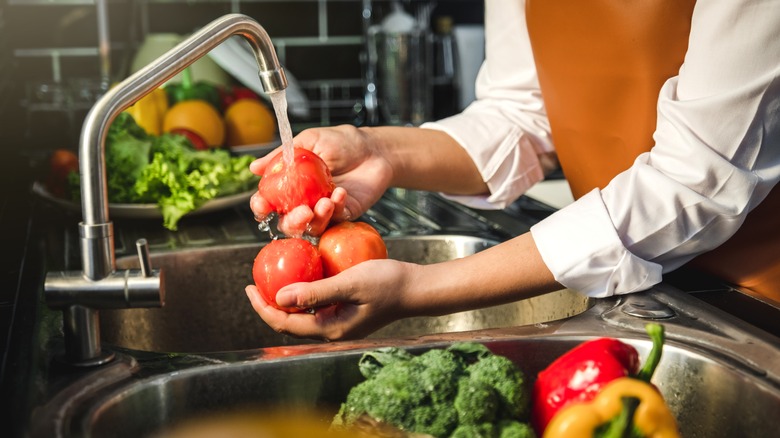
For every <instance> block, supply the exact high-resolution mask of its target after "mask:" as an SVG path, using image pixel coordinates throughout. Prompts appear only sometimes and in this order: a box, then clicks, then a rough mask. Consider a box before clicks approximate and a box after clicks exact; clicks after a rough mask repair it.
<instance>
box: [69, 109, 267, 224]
mask: <svg viewBox="0 0 780 438" xmlns="http://www.w3.org/2000/svg"><path fill="white" fill-rule="evenodd" d="M253 159H254V158H253V157H252V156H249V155H244V156H238V157H234V156H232V155H230V153H229V152H228V151H227V150H223V149H210V150H205V151H198V150H195V149H194V148H193V147H192V145H191V144H190V142H189V140H188V139H187V138H186V137H184V136H182V135H177V134H163V135H160V136H150V135H147V134H146V132H145V131H144V130H143V129H142V128H141V127H139V126H138V124H137V123H136V122H135V120H133V117H132V116H131V115H130V114H128V113H124V112H123V113H121V114H120V115H119V116H117V117H116V119H115V120H114V122H113V123H112V124H111V126H110V127H109V130H108V132H107V134H106V174H107V180H108V200H109V202H111V203H130V204H142V203H152V204H157V205H158V206H159V208H160V211H161V213H162V216H163V226H165V228H168V229H169V230H173V231H175V230H176V229H177V228H178V223H179V221H180V220H181V218H182V217H183V216H184V215H186V214H187V213H190V212H192V211H194V210H196V209H197V208H199V207H201V206H202V205H203V204H204V203H205V202H207V201H209V200H211V199H215V198H218V197H221V196H228V195H232V194H237V193H241V192H244V191H247V190H250V189H251V188H253V187H254V186H255V185H256V184H257V181H258V180H259V178H258V177H257V176H256V175H254V174H253V173H252V172H251V171H250V170H249V163H251V162H252V160H253ZM70 183H71V184H70V186H71V187H72V188H73V190H72V192H73V193H72V196H73V199H74V200H77V199H78V198H79V195H80V192H79V190H80V188H79V184H78V183H79V181H78V174H76V176H75V177H73V178H71V181H70Z"/></svg>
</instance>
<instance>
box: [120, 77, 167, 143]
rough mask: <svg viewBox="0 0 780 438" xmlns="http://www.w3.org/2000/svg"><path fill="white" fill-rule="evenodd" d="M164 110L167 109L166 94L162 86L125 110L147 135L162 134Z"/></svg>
mask: <svg viewBox="0 0 780 438" xmlns="http://www.w3.org/2000/svg"><path fill="white" fill-rule="evenodd" d="M166 111H168V96H167V95H166V93H165V90H163V89H162V88H156V89H155V90H154V91H152V92H151V93H149V94H147V95H146V96H144V97H142V98H141V100H139V101H138V102H136V103H134V104H133V106H131V107H130V108H128V109H126V110H125V112H127V113H129V114H130V115H131V116H133V120H135V123H137V124H138V126H140V127H141V128H143V130H144V131H146V133H147V134H149V135H160V134H162V132H163V129H162V126H163V118H164V117H165V112H166Z"/></svg>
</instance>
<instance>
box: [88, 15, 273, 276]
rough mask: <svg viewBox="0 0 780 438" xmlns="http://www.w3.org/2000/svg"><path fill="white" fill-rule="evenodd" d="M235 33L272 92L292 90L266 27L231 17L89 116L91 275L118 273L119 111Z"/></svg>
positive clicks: (113, 92) (114, 91) (112, 93)
mask: <svg viewBox="0 0 780 438" xmlns="http://www.w3.org/2000/svg"><path fill="white" fill-rule="evenodd" d="M233 35H241V36H243V37H244V38H246V39H247V41H248V42H249V44H250V46H251V47H252V49H253V50H254V53H255V58H256V59H257V66H258V74H259V77H260V80H261V81H262V84H263V89H264V90H265V91H266V92H267V93H273V92H276V91H281V90H283V89H285V88H287V78H286V76H285V74H284V71H283V70H282V67H281V66H280V65H279V60H278V59H277V57H276V51H275V50H274V46H273V43H272V42H271V39H270V37H269V36H268V33H266V31H265V29H263V27H262V26H260V24H259V23H258V22H257V21H255V20H254V19H252V18H250V17H248V16H246V15H242V14H229V15H225V16H223V17H221V18H218V19H216V20H214V21H213V22H211V23H210V24H208V25H207V26H205V27H203V28H202V29H200V30H199V31H197V32H196V33H194V34H193V35H191V36H190V37H189V38H187V39H186V40H184V41H182V42H181V43H179V44H178V45H177V46H176V47H174V48H173V49H171V50H170V51H168V52H167V53H165V54H163V55H162V56H160V57H159V58H157V59H156V60H155V61H153V62H152V63H150V64H149V65H147V66H146V67H144V68H143V69H141V70H139V71H138V72H136V73H135V74H133V75H132V76H130V77H128V78H127V79H125V80H124V81H122V82H121V83H119V84H118V85H117V86H115V87H113V88H111V89H110V90H109V91H108V92H107V93H106V94H105V95H104V96H103V97H102V98H101V99H100V100H99V101H98V102H97V103H96V104H95V105H94V106H93V107H92V109H91V110H90V112H89V114H87V117H86V119H85V121H84V125H83V126H82V130H81V140H80V145H79V158H80V163H81V164H80V172H81V202H82V214H83V218H84V221H83V222H82V224H80V227H81V238H82V261H83V262H84V264H83V266H84V270H85V271H84V273H85V274H86V275H87V277H89V278H91V279H93V280H96V279H101V278H105V277H106V276H108V275H109V274H110V273H111V272H112V271H113V270H114V269H115V261H114V251H113V239H112V238H111V236H110V234H111V233H112V231H111V229H110V228H111V226H110V224H109V219H108V195H107V193H108V191H107V190H108V189H107V183H106V174H105V173H106V169H105V139H106V133H107V132H108V127H109V126H110V125H111V122H112V121H113V120H114V119H115V118H116V116H117V115H119V113H120V112H122V111H124V110H125V109H127V108H128V107H129V106H130V105H132V104H133V103H135V102H136V101H138V100H139V99H140V98H142V97H143V96H145V95H146V94H149V93H150V92H151V91H152V90H154V89H155V88H157V87H159V86H161V85H162V84H164V83H165V82H166V81H167V80H169V79H170V78H172V77H174V76H175V75H176V74H178V73H179V72H181V71H182V70H184V69H185V68H186V67H188V66H189V65H191V64H192V63H194V62H195V61H196V60H198V59H199V58H201V57H202V56H204V55H205V54H207V53H208V52H209V51H210V50H211V49H213V48H214V47H216V46H218V45H219V44H220V43H222V42H223V41H225V40H226V39H228V38H229V37H231V36H233Z"/></svg>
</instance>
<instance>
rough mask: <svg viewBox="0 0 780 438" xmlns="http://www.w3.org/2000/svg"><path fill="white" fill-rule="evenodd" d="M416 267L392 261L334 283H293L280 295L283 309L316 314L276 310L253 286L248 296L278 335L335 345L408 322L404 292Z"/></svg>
mask: <svg viewBox="0 0 780 438" xmlns="http://www.w3.org/2000/svg"><path fill="white" fill-rule="evenodd" d="M415 266H417V265H413V264H409V263H403V262H399V261H397V260H392V259H382V260H368V261H365V262H363V263H360V264H358V265H355V266H353V267H351V268H349V269H347V270H346V271H344V272H342V273H340V274H338V275H335V276H333V277H330V278H326V279H323V280H318V281H314V282H311V283H294V284H291V285H288V286H285V287H283V288H282V289H280V290H279V292H278V293H277V295H276V302H277V304H279V305H280V306H284V307H299V308H304V309H309V308H312V309H314V313H287V312H284V311H281V310H278V309H275V308H273V307H271V306H270V305H269V304H268V303H267V302H266V301H265V299H264V298H263V296H262V295H261V294H260V293H259V292H258V290H257V288H256V287H255V286H247V287H246V294H247V297H249V301H251V303H252V307H253V308H254V309H255V311H256V312H257V314H258V315H260V317H261V318H262V319H263V320H264V321H265V322H266V323H267V324H268V325H269V326H271V328H273V329H274V330H276V331H277V332H279V333H285V334H289V335H293V336H297V337H306V338H316V339H325V340H331V341H332V340H341V339H356V338H361V337H364V336H366V335H368V334H370V333H372V332H374V331H376V330H378V329H380V328H382V327H383V326H385V325H387V324H389V323H391V322H393V321H394V320H396V319H400V318H403V317H406V316H410V315H409V314H407V311H408V310H407V309H404V307H403V303H404V291H406V290H407V288H406V287H405V285H407V284H409V282H408V281H407V278H408V274H409V272H410V270H411V269H414V268H415ZM334 303H338V304H334Z"/></svg>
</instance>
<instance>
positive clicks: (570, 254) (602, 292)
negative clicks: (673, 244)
mask: <svg viewBox="0 0 780 438" xmlns="http://www.w3.org/2000/svg"><path fill="white" fill-rule="evenodd" d="M531 234H532V236H533V238H534V241H535V243H536V246H537V248H538V249H539V252H540V253H541V256H542V260H543V261H544V263H545V264H546V265H547V267H548V268H549V269H550V271H551V272H552V273H553V276H554V277H555V280H556V281H558V282H559V283H561V284H562V285H564V286H566V287H567V288H569V289H573V290H576V291H579V292H580V293H583V294H585V295H587V296H590V297H594V298H602V297H607V296H611V295H619V294H626V293H631V292H638V291H642V290H645V289H649V288H650V287H652V286H653V285H655V284H657V283H659V282H660V281H661V275H662V268H661V265H659V264H656V263H653V262H649V261H647V260H643V259H641V258H639V257H637V256H635V255H634V254H632V253H631V252H630V251H629V250H628V249H626V247H625V246H624V245H623V242H622V241H621V240H620V238H619V237H618V233H617V231H616V230H615V227H614V225H613V224H612V221H611V219H610V217H609V213H608V211H607V208H606V206H605V205H604V202H603V201H602V199H601V194H600V191H599V190H598V189H594V190H593V191H591V192H590V193H588V194H586V195H585V196H583V197H582V198H580V199H579V200H577V201H576V202H574V203H573V204H570V205H568V206H566V207H564V208H563V209H561V210H559V211H557V212H555V213H554V214H552V215H551V216H549V217H548V218H546V219H545V220H543V221H541V222H539V223H538V224H536V225H534V226H533V227H531Z"/></svg>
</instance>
